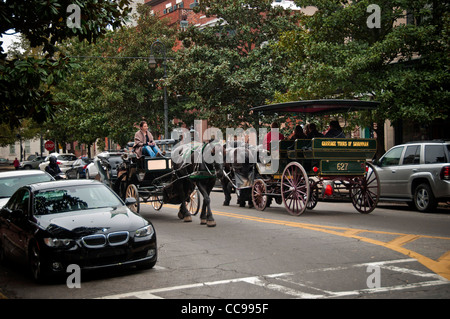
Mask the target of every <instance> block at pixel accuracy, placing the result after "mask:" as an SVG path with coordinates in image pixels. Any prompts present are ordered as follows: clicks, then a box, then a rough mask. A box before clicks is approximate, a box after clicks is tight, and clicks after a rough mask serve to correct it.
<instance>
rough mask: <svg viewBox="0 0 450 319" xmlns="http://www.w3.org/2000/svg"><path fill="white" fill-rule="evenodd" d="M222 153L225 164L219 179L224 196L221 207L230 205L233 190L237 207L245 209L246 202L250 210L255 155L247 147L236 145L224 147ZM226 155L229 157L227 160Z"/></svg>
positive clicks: (251, 205)
mask: <svg viewBox="0 0 450 319" xmlns="http://www.w3.org/2000/svg"><path fill="white" fill-rule="evenodd" d="M223 153H224V163H225V164H224V165H223V174H222V178H221V183H222V189H223V192H224V195H225V201H224V203H223V205H224V206H228V205H229V204H230V201H231V190H232V188H235V189H236V194H237V196H238V204H239V206H240V207H245V203H246V202H248V206H249V208H252V207H253V201H252V195H251V185H252V184H253V179H254V175H255V172H256V167H255V164H254V163H255V156H256V154H254V153H253V152H250V151H249V147H248V145H246V144H244V145H241V146H239V145H238V144H237V143H234V145H232V147H228V148H225V146H224V149H223ZM226 154H228V156H229V158H228V159H227V158H226Z"/></svg>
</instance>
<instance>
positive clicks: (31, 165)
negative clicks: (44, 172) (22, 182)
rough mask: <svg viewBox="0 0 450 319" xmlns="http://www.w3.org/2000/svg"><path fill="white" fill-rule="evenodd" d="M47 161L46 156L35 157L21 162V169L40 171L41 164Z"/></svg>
mask: <svg viewBox="0 0 450 319" xmlns="http://www.w3.org/2000/svg"><path fill="white" fill-rule="evenodd" d="M44 161H45V156H34V157H33V158H32V159H28V160H26V161H23V162H20V166H19V168H20V169H38V168H39V164H41V163H42V162H44Z"/></svg>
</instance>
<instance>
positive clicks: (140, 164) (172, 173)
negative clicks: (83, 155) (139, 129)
mask: <svg viewBox="0 0 450 319" xmlns="http://www.w3.org/2000/svg"><path fill="white" fill-rule="evenodd" d="M155 143H156V144H157V145H158V147H159V148H160V149H161V151H164V152H165V153H166V156H165V157H153V158H152V157H150V156H142V157H141V158H139V159H138V158H137V157H136V154H134V153H132V152H131V153H124V154H123V155H122V158H123V162H122V163H121V165H120V166H119V167H118V168H117V177H116V178H114V179H111V178H110V174H108V171H109V170H110V169H111V168H110V167H108V163H105V162H103V163H98V164H97V166H98V168H99V173H100V175H101V177H102V180H103V181H104V182H105V183H106V184H108V185H109V186H110V187H111V188H112V189H113V190H114V191H115V192H116V193H117V194H118V195H119V196H120V197H121V198H122V199H124V200H125V198H130V197H131V198H134V199H135V203H134V204H133V205H130V209H132V210H133V211H134V212H136V213H139V210H140V204H141V203H150V204H151V206H152V207H153V208H154V209H155V210H160V209H161V208H162V206H163V204H164V203H166V204H168V203H170V204H181V202H182V201H185V203H186V206H187V208H188V210H189V212H190V213H191V214H192V215H195V214H197V213H198V211H199V208H200V196H199V194H198V192H197V190H196V189H192V192H190V196H189V197H188V199H187V200H186V199H185V198H184V199H182V198H180V196H177V195H178V194H177V192H174V191H173V189H172V187H173V184H174V183H175V182H177V181H178V180H179V177H177V171H176V170H174V168H173V167H172V161H171V158H170V152H171V150H172V147H173V146H174V145H175V143H176V141H175V140H173V139H169V140H157V141H155ZM180 178H185V177H180Z"/></svg>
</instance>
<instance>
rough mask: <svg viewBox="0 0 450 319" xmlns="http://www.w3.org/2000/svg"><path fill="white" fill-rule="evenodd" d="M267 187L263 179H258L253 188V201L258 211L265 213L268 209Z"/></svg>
mask: <svg viewBox="0 0 450 319" xmlns="http://www.w3.org/2000/svg"><path fill="white" fill-rule="evenodd" d="M266 193H267V185H266V183H264V181H263V180H262V179H257V180H256V181H255V182H254V183H253V186H252V201H253V205H254V207H255V208H256V210H260V211H263V210H264V209H265V208H266V207H267V195H266Z"/></svg>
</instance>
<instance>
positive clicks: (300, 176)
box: [281, 162, 310, 216]
mask: <svg viewBox="0 0 450 319" xmlns="http://www.w3.org/2000/svg"><path fill="white" fill-rule="evenodd" d="M309 191H310V187H309V180H308V175H307V174H306V171H305V169H304V168H303V166H302V165H300V164H299V163H297V162H291V163H289V164H288V165H287V166H286V167H285V169H284V171H283V175H282V177H281V197H282V198H283V202H284V207H285V208H286V210H287V211H288V212H289V213H290V214H291V215H295V216H298V215H301V214H303V212H304V211H305V209H306V207H307V203H308V200H309Z"/></svg>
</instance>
